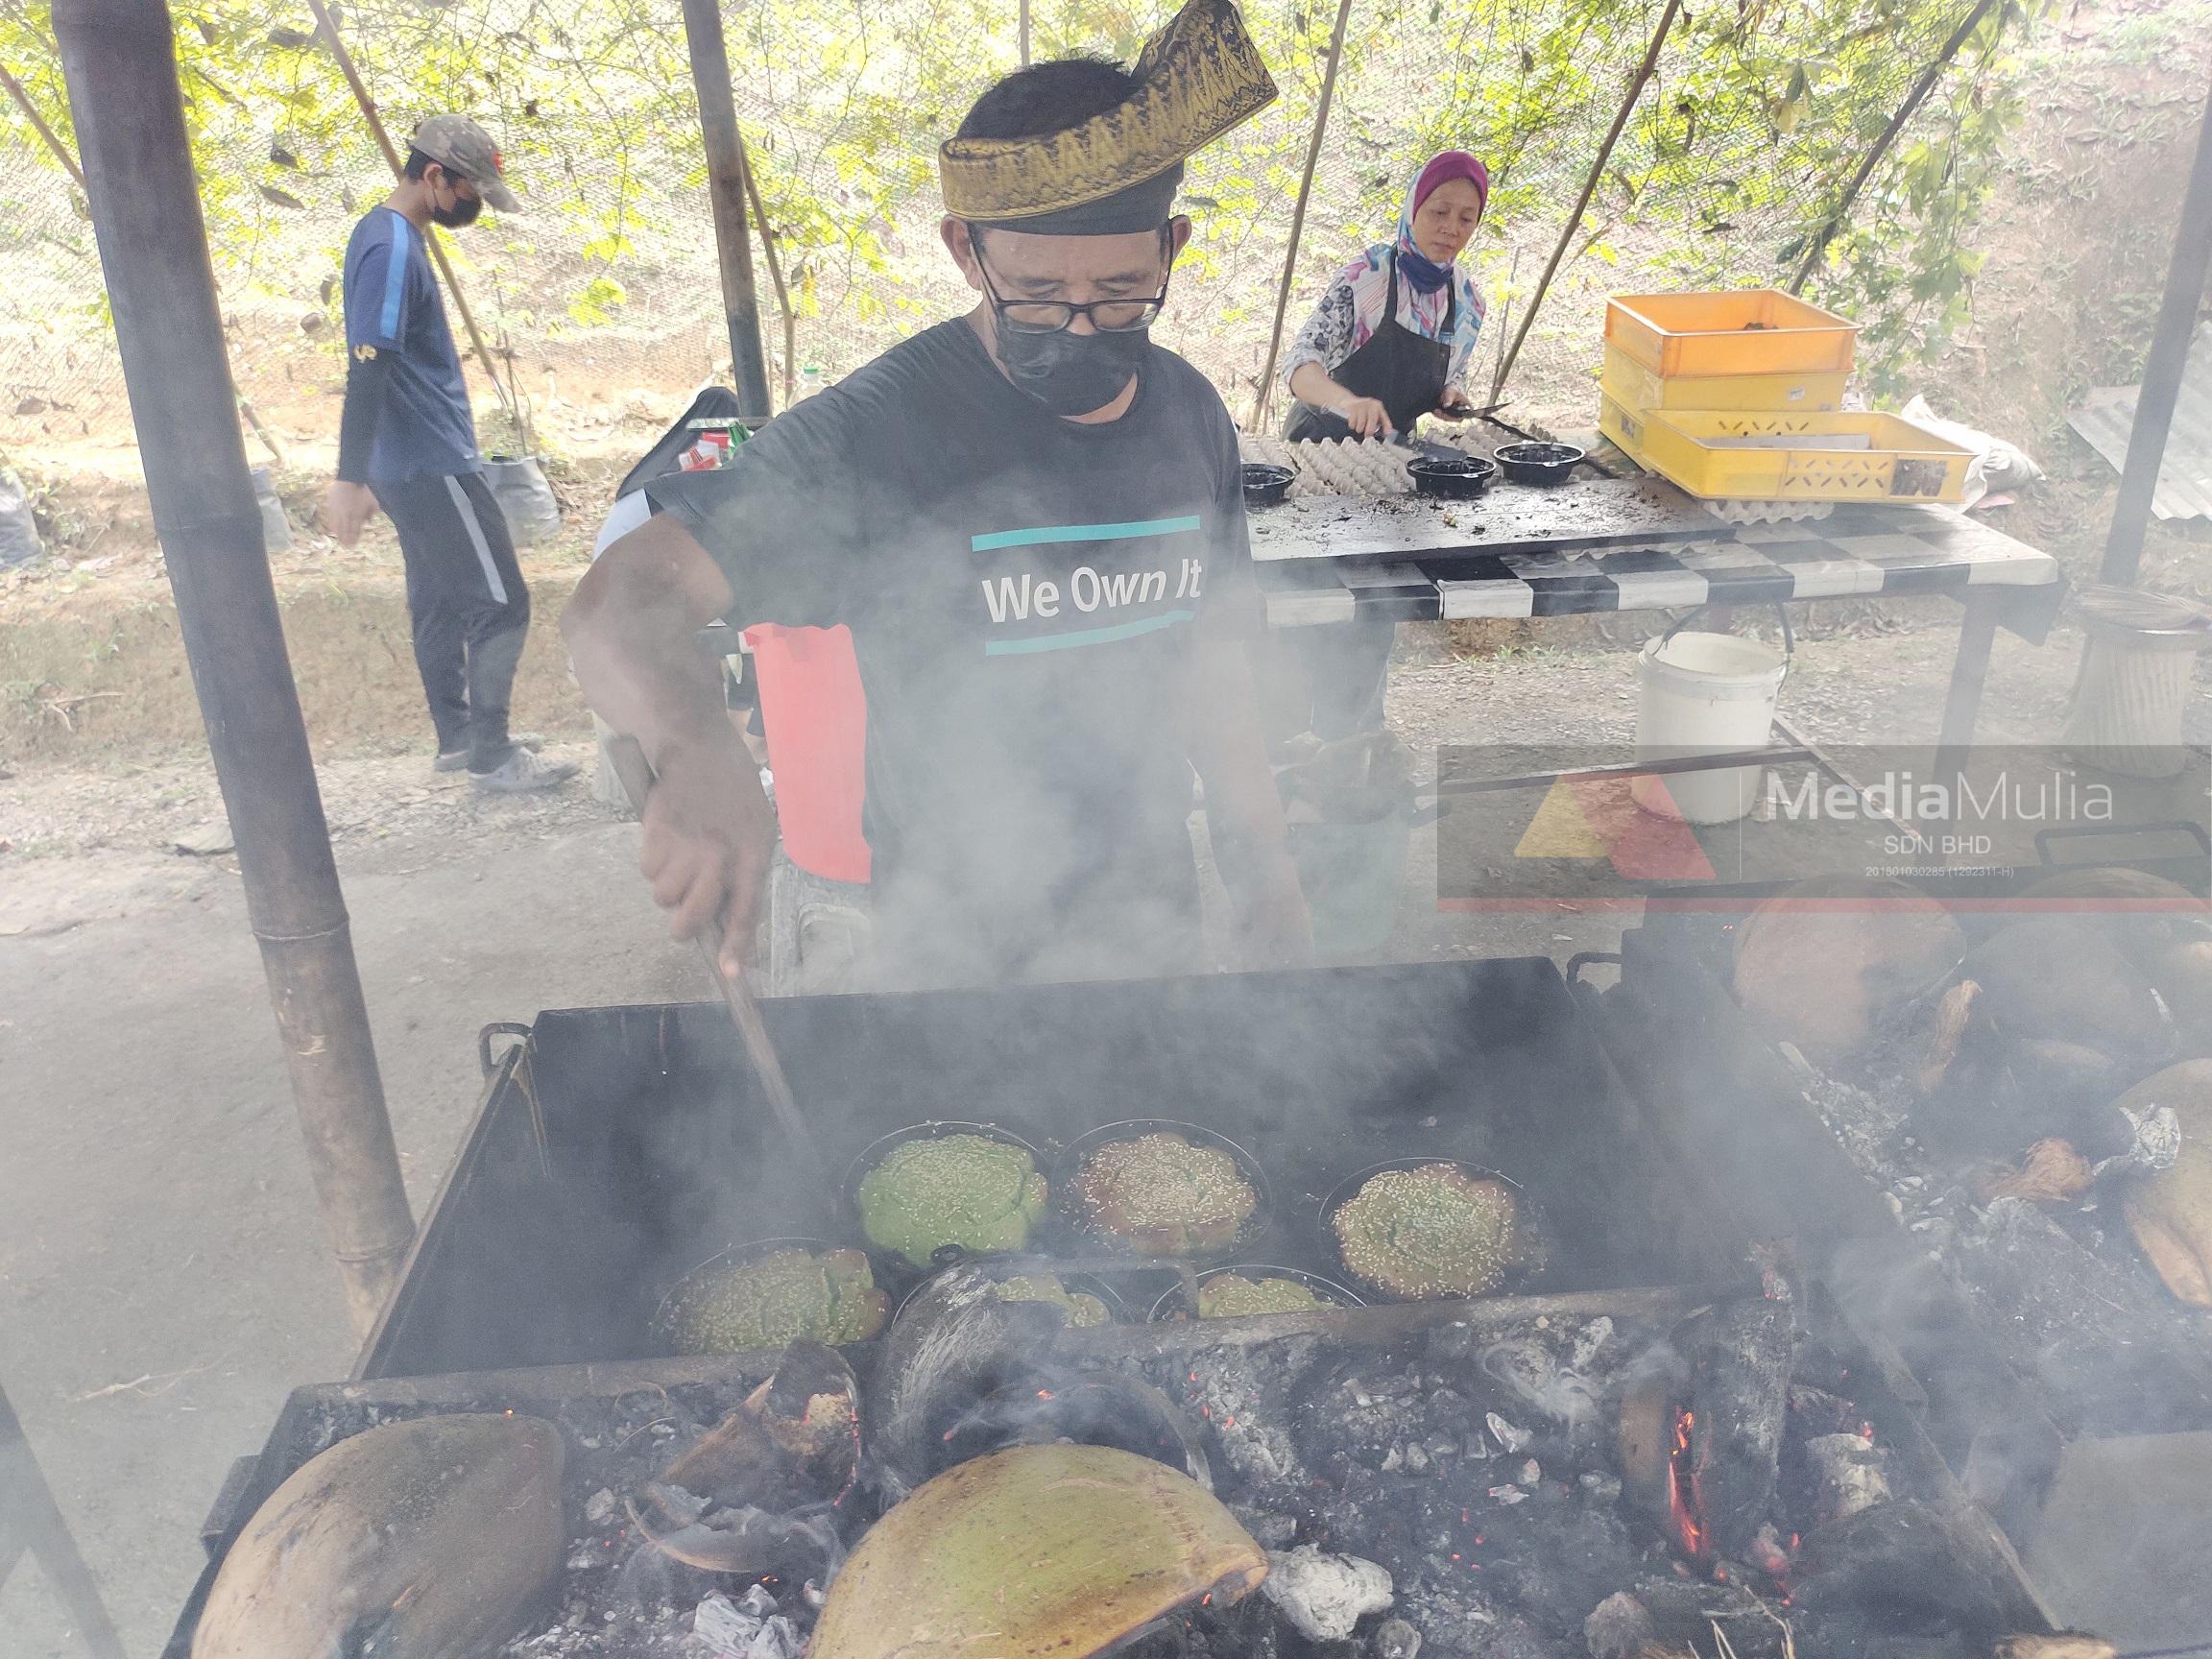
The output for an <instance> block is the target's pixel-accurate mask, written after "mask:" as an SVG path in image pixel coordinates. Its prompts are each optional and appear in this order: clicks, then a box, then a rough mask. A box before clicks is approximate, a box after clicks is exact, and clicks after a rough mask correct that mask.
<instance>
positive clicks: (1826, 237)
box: [1790, 0, 1997, 294]
mask: <svg viewBox="0 0 2212 1659" xmlns="http://www.w3.org/2000/svg"><path fill="white" fill-rule="evenodd" d="M1996 4H1997V0H1975V6H1974V10H1973V11H1971V12H1967V13H1966V18H1965V21H1963V22H1962V23H1960V25H1959V27H1958V28H1956V29H1954V30H1953V31H1952V32H1951V38H1950V39H1948V40H1946V41H1944V42H1943V49H1942V50H1941V51H1939V52H1937V53H1936V58H1935V60H1934V61H1933V62H1931V63H1930V64H1929V65H1928V67H1927V68H1926V69H1924V70H1922V71H1921V74H1920V79H1919V80H1917V81H1915V82H1913V84H1912V89H1911V91H1910V92H1908V93H1906V94H1905V102H1904V103H1902V104H1900V105H1898V106H1897V113H1896V114H1894V115H1892V116H1890V117H1889V125H1888V126H1887V127H1885V128H1883V129H1882V135H1881V136H1880V137H1879V138H1876V139H1875V140H1874V145H1873V148H1872V149H1870V150H1868V151H1867V152H1866V154H1865V156H1863V157H1862V158H1861V160H1860V162H1859V170H1858V171H1857V172H1856V173H1853V174H1852V175H1851V182H1850V183H1848V184H1846V185H1844V186H1843V194H1842V197H1841V198H1840V199H1839V201H1838V202H1837V204H1836V210H1835V211H1834V212H1833V213H1831V214H1829V215H1828V222H1827V223H1826V224H1825V225H1823V226H1821V227H1820V234H1819V235H1818V236H1817V237H1815V239H1814V242H1813V246H1812V247H1811V248H1808V249H1807V250H1806V251H1805V257H1804V259H1803V260H1802V261H1801V262H1800V263H1799V264H1798V267H1797V275H1796V276H1792V277H1791V278H1790V292H1791V293H1792V294H1799V293H1802V292H1803V291H1804V288H1805V284H1806V282H1807V280H1808V279H1810V278H1811V276H1812V275H1813V270H1814V267H1815V266H1816V265H1818V264H1819V263H1820V258H1821V255H1822V254H1824V253H1826V252H1828V244H1829V243H1831V242H1833V241H1835V240H1836V233H1837V232H1838V231H1839V230H1841V229H1842V228H1843V221H1844V220H1845V219H1846V218H1847V217H1849V215H1850V212H1851V208H1852V205H1853V204H1855V203H1857V202H1858V200H1859V192H1860V191H1862V190H1863V189H1865V188H1866V180H1869V179H1871V178H1873V177H1874V169H1875V168H1876V167H1878V166H1880V165H1881V164H1882V157H1883V156H1887V155H1888V154H1889V146H1890V145H1892V144H1894V143H1895V142H1896V141H1897V134H1898V133H1900V132H1904V131H1905V123H1906V122H1908V121H1910V120H1911V119H1912V115H1913V112H1914V111H1915V110H1917V109H1918V108H1920V106H1921V104H1922V103H1923V102H1924V101H1925V100H1926V99H1927V96H1928V94H1929V93H1930V92H1932V91H1934V90H1935V89H1936V82H1937V81H1938V80H1939V79H1941V78H1942V74H1943V71H1944V70H1945V69H1946V68H1948V67H1949V66H1950V63H1951V60H1952V59H1954V58H1956V57H1958V56H1959V53H1960V48H1961V47H1963V46H1964V45H1965V44H1966V42H1967V40H1968V39H1970V38H1971V37H1972V36H1973V34H1974V31H1975V30H1976V29H1978V28H1980V27H1981V26H1982V19H1983V18H1984V17H1986V16H1988V15H1989V9H1990V8H1991V7H1992V6H1994V5H1996Z"/></svg>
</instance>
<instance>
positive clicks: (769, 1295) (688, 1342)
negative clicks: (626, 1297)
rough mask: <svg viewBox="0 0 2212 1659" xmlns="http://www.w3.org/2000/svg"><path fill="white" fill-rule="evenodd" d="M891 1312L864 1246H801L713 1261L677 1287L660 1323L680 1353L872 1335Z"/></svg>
mask: <svg viewBox="0 0 2212 1659" xmlns="http://www.w3.org/2000/svg"><path fill="white" fill-rule="evenodd" d="M889 1312H890V1300H889V1298H887V1297H886V1296H885V1295H884V1294H883V1292H882V1291H880V1290H878V1288H877V1287H876V1278H875V1275H874V1273H873V1272H872V1271H871V1270H870V1268H869V1265H868V1258H867V1256H866V1255H865V1254H864V1253H862V1252H861V1251H858V1250H825V1251H821V1252H819V1253H817V1252H815V1251H813V1250H809V1249H806V1248H805V1247H804V1246H794V1247H792V1248H789V1249H783V1250H777V1251H774V1252H772V1253H770V1254H768V1255H765V1256H761V1257H759V1258H757V1259H755V1260H745V1261H734V1262H732V1261H723V1262H709V1264H708V1265H707V1266H705V1267H702V1268H700V1269H699V1270H698V1271H697V1272H695V1273H693V1274H691V1275H690V1277H688V1278H687V1279H685V1281H684V1283H683V1284H681V1285H679V1286H677V1287H676V1289H675V1290H674V1291H673V1292H671V1293H670V1295H669V1297H668V1299H667V1301H666V1302H665V1303H663V1304H662V1306H661V1311H660V1313H659V1315H658V1316H657V1318H656V1321H655V1322H656V1324H657V1325H658V1326H659V1327H660V1329H661V1334H662V1335H663V1336H664V1337H665V1338H666V1339H667V1342H668V1345H669V1346H670V1348H671V1349H673V1350H674V1351H675V1352H676V1353H679V1354H736V1353H742V1352H744V1351H745V1350H747V1349H751V1348H781V1347H782V1346H783V1345H784V1344H785V1343H787V1342H793V1341H797V1340H798V1339H799V1338H801V1337H810V1338H812V1339H813V1340H814V1341H817V1342H828V1343H830V1344H836V1343H840V1342H865V1341H867V1340H868V1338H870V1337H871V1336H873V1335H875V1334H877V1333H878V1331H880V1330H882V1329H883V1322H884V1320H885V1318H886V1316H887V1315H888V1314H889Z"/></svg>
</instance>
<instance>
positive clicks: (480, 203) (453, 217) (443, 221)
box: [430, 192, 484, 230]
mask: <svg viewBox="0 0 2212 1659" xmlns="http://www.w3.org/2000/svg"><path fill="white" fill-rule="evenodd" d="M483 211H484V198H483V197H481V196H463V195H461V194H460V193H459V192H455V194H454V197H453V205H452V206H450V207H441V206H439V205H438V204H436V203H435V202H433V203H432V204H430V223H431V224H433V225H443V226H445V228H446V229H448V230H458V229H460V228H462V227H463V226H464V225H473V224H475V223H476V216H477V215H478V214H479V213H481V212H483Z"/></svg>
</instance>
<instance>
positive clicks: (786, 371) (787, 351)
mask: <svg viewBox="0 0 2212 1659" xmlns="http://www.w3.org/2000/svg"><path fill="white" fill-rule="evenodd" d="M737 165H738V166H739V167H741V168H743V169H744V172H745V200H746V201H747V202H748V203H750V204H752V208H753V223H754V224H756V225H757V226H758V227H759V228H760V252H761V253H762V254H763V255H764V256H765V257H766V258H767V261H768V280H769V281H771V282H772V283H774V284H775V285H776V310H777V312H778V314H779V315H780V316H781V318H782V320H783V407H784V408H786V409H788V408H790V407H791V379H792V376H793V375H795V374H796V373H798V372H799V371H798V369H797V368H796V367H795V365H794V363H793V359H794V358H796V357H797V356H798V354H799V316H798V313H797V312H796V311H794V310H793V309H792V308H791V291H790V290H789V289H788V288H786V287H784V286H783V261H782V260H781V258H779V257H778V256H777V253H776V232H775V231H773V230H771V229H769V228H768V209H767V207H766V206H765V205H763V204H762V203H761V201H760V180H758V179H757V178H755V177H754V174H753V153H752V152H751V151H750V150H748V149H746V148H745V134H744V133H742V132H740V133H738V134H737Z"/></svg>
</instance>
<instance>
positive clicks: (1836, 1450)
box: [1805, 1434, 1890, 1526]
mask: <svg viewBox="0 0 2212 1659" xmlns="http://www.w3.org/2000/svg"><path fill="white" fill-rule="evenodd" d="M1805 1455H1806V1457H1807V1459H1808V1460H1809V1461H1810V1462H1811V1463H1812V1466H1813V1471H1814V1476H1815V1479H1816V1480H1817V1481H1818V1483H1819V1497H1818V1499H1817V1501H1816V1508H1815V1515H1816V1517H1817V1519H1818V1521H1819V1523H1820V1525H1822V1526H1826V1525H1828V1524H1829V1523H1831V1522H1836V1521H1848V1520H1849V1519H1850V1518H1851V1517H1852V1516H1854V1515H1856V1514H1858V1513H1859V1512H1860V1511H1861V1510H1862V1509H1871V1508H1873V1507H1874V1505H1875V1504H1877V1503H1887V1502H1888V1501H1889V1497H1890V1492H1889V1477H1888V1473H1887V1466H1888V1462H1889V1454H1888V1453H1887V1452H1886V1451H1884V1450H1883V1449H1882V1448H1881V1447H1879V1446H1876V1445H1875V1444H1874V1443H1873V1441H1871V1440H1869V1439H1867V1438H1866V1437H1865V1436H1864V1435H1862V1434H1815V1436H1814V1437H1813V1438H1812V1439H1810V1440H1808V1441H1806V1442H1805Z"/></svg>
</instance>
